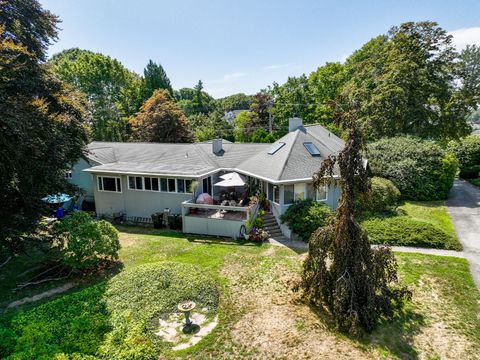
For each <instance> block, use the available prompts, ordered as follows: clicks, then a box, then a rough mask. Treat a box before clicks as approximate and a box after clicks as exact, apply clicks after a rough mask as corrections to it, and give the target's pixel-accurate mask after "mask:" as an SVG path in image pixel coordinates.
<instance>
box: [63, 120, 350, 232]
mask: <svg viewBox="0 0 480 360" xmlns="http://www.w3.org/2000/svg"><path fill="white" fill-rule="evenodd" d="M343 146H344V143H343V141H342V140H341V139H340V138H338V137H337V136H335V135H334V134H333V133H331V132H329V131H328V130H326V129H325V128H324V127H322V126H321V125H306V126H303V125H302V120H301V119H299V118H293V119H290V121H289V132H288V133H287V134H286V135H285V136H284V137H282V138H281V139H279V140H278V141H276V142H275V143H273V144H256V143H231V142H228V141H225V140H222V139H214V140H213V141H209V142H201V143H193V144H176V143H169V144H165V143H114V142H111V143H110V142H92V143H91V144H89V145H88V154H87V157H86V158H85V159H81V160H80V161H79V162H78V163H77V164H75V166H74V167H73V170H72V177H71V179H70V180H71V181H72V182H73V183H74V184H76V185H78V186H79V187H81V188H83V189H84V192H85V196H86V199H93V200H94V201H95V207H96V212H97V215H98V216H105V217H111V216H112V215H113V214H115V213H123V214H126V216H127V217H141V218H150V217H151V215H152V214H153V213H156V212H163V210H164V209H166V208H168V209H169V210H170V212H171V213H173V214H182V219H183V230H184V231H185V232H188V233H199V234H210V235H222V236H231V237H234V238H235V237H238V236H239V231H240V229H241V225H245V223H246V221H247V220H248V218H250V217H251V216H255V213H256V209H252V208H249V207H241V206H222V205H218V204H217V205H206V204H197V203H196V202H195V199H196V197H197V196H198V195H199V194H201V193H208V194H210V195H211V196H212V197H213V198H215V199H218V197H219V196H220V192H221V191H222V189H221V188H218V187H216V186H214V184H216V183H217V182H218V181H219V180H221V179H220V176H221V175H223V174H225V173H227V172H237V173H238V174H240V175H242V176H243V177H244V178H245V179H246V182H247V183H248V184H251V185H253V184H254V185H255V186H257V187H258V188H259V189H260V190H261V191H262V192H264V193H265V194H266V197H267V199H268V201H269V202H270V205H271V206H270V207H271V212H272V214H273V216H274V217H275V219H276V220H277V222H278V224H280V221H279V218H280V215H281V214H283V213H284V212H285V211H286V209H287V208H288V207H289V206H290V205H291V204H292V203H293V202H294V201H295V200H298V199H304V198H313V199H316V200H317V201H321V202H325V203H326V204H328V205H329V206H330V207H331V208H332V209H336V207H337V202H338V199H339V197H340V188H339V185H337V184H335V185H331V186H329V187H325V188H324V189H320V190H317V191H315V190H314V188H313V185H312V175H313V174H314V173H315V172H316V171H318V169H319V168H320V164H321V162H322V160H323V159H325V158H326V157H327V156H329V155H332V154H333V155H335V154H337V153H338V152H339V151H341V150H342V149H343ZM337 176H338V175H337ZM194 181H195V182H196V183H197V184H198V186H197V188H196V189H195V190H194V192H195V194H192V193H191V192H192V191H193V190H192V182H194ZM281 231H282V233H283V234H284V235H285V236H290V235H291V234H290V230H289V229H288V228H287V227H286V226H285V225H281Z"/></svg>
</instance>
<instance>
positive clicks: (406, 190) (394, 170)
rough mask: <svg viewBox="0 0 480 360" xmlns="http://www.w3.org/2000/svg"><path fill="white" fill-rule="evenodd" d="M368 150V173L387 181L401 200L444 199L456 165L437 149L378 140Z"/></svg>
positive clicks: (413, 141)
mask: <svg viewBox="0 0 480 360" xmlns="http://www.w3.org/2000/svg"><path fill="white" fill-rule="evenodd" d="M368 149H369V166H370V171H371V172H372V174H373V175H375V176H380V177H384V178H386V179H389V180H391V181H392V182H393V183H394V184H395V186H396V187H397V188H398V189H399V190H400V192H401V194H402V197H403V198H404V199H411V200H439V199H445V198H446V197H447V195H448V192H449V191H450V188H451V187H452V185H453V180H454V179H455V175H456V172H457V169H458V161H457V159H456V158H455V156H453V155H452V154H449V153H447V152H446V151H445V150H443V149H442V148H441V147H440V146H439V145H437V144H436V143H434V142H433V141H429V140H422V139H418V138H414V137H411V136H403V137H395V138H388V139H381V140H379V141H377V142H375V143H372V144H370V145H369V147H368Z"/></svg>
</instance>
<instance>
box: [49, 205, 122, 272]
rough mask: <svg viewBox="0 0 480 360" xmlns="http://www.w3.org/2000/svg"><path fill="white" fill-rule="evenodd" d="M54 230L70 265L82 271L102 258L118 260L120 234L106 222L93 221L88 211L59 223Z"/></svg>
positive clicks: (64, 257)
mask: <svg viewBox="0 0 480 360" xmlns="http://www.w3.org/2000/svg"><path fill="white" fill-rule="evenodd" d="M55 231H56V232H57V233H58V234H59V240H60V243H59V246H58V247H59V249H60V251H61V252H62V256H63V262H64V263H65V265H67V266H70V267H72V268H77V269H82V268H88V267H90V266H92V265H95V264H96V263H97V262H98V261H100V260H101V259H110V260H111V259H117V258H118V250H119V249H120V242H119V241H118V232H117V230H116V229H115V228H114V227H113V226H112V224H110V223H109V222H107V221H105V220H94V219H92V218H91V217H90V215H88V214H87V213H86V212H83V211H77V212H74V213H73V214H72V215H69V216H67V217H65V219H64V220H63V221H60V222H58V223H56V224H55Z"/></svg>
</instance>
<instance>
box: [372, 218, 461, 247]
mask: <svg viewBox="0 0 480 360" xmlns="http://www.w3.org/2000/svg"><path fill="white" fill-rule="evenodd" d="M362 227H363V229H364V230H366V231H367V234H368V238H369V239H370V241H371V242H372V244H384V245H391V246H415V247H426V248H436V249H450V250H461V249H459V245H458V243H457V242H456V241H455V239H454V238H453V237H452V236H451V235H449V234H447V233H446V232H444V231H443V230H441V229H439V228H438V227H436V226H435V225H433V224H430V223H427V222H424V221H418V220H413V219H411V218H409V217H407V216H394V217H387V218H372V219H368V220H365V221H363V222H362Z"/></svg>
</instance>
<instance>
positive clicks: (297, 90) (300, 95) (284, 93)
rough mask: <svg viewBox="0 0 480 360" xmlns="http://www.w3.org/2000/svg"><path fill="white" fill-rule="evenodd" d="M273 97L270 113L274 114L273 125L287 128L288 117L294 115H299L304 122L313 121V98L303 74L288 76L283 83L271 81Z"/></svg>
mask: <svg viewBox="0 0 480 360" xmlns="http://www.w3.org/2000/svg"><path fill="white" fill-rule="evenodd" d="M270 93H271V95H272V96H273V98H274V99H275V104H274V105H273V108H272V113H273V114H274V115H275V126H276V127H280V128H281V129H284V130H288V119H289V118H291V117H294V116H299V117H301V118H302V119H303V120H304V121H305V123H311V122H314V118H313V116H312V115H313V109H314V105H313V102H314V101H313V99H312V98H311V96H310V91H309V89H308V79H307V77H306V76H305V74H304V75H302V76H299V77H289V78H288V80H287V82H286V83H285V84H283V85H279V84H277V83H273V88H272V89H271V90H270Z"/></svg>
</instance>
